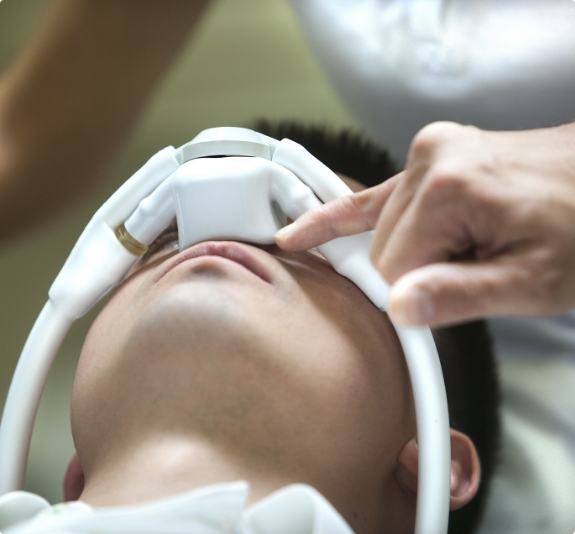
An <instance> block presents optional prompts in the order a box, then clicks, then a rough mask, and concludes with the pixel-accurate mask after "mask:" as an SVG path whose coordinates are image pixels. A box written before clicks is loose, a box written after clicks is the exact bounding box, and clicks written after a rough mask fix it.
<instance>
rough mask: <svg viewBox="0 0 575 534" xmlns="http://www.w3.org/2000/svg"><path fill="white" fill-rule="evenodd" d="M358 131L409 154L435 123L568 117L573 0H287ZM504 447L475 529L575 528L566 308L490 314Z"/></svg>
mask: <svg viewBox="0 0 575 534" xmlns="http://www.w3.org/2000/svg"><path fill="white" fill-rule="evenodd" d="M291 4H292V6H293V8H294V11H295V13H296V15H297V16H298V18H299V20H300V22H301V26H302V28H303V30H304V33H305V34H306V36H307V38H308V41H309V43H310V45H311V48H312V51H313V52H314V53H315V55H316V57H317V59H318V60H319V62H320V64H321V66H322V67H323V68H324V70H325V72H326V74H327V75H328V77H329V79H330V80H331V81H332V83H333V85H334V87H335V89H336V91H337V92H338V93H339V95H340V96H341V98H342V100H343V101H344V103H345V104H347V106H348V108H349V109H350V111H351V112H352V113H353V114H354V115H355V117H356V118H357V119H358V122H359V123H360V124H361V125H362V126H363V128H364V129H365V131H366V132H367V133H368V134H369V135H370V136H371V137H373V138H374V139H375V140H376V141H379V142H380V143H381V144H383V145H384V146H386V147H389V148H390V150H391V153H392V155H394V156H395V158H396V160H397V161H398V162H402V161H404V158H405V156H406V153H407V150H408V147H409V144H410V141H411V139H412V137H413V136H414V135H415V133H416V132H417V131H418V130H419V129H420V128H421V127H423V126H424V125H426V124H428V123H430V122H433V121H437V120H451V121H457V122H461V123H464V124H474V125H476V126H479V127H481V128H485V129H502V130H513V129H529V128H537V127H544V126H552V125H558V124H563V123H566V122H572V121H575V1H573V0H505V1H501V0H450V1H449V2H447V1H442V0H291ZM490 327H491V330H492V333H493V336H494V341H495V348H496V351H497V354H498V358H499V362H500V373H501V378H502V389H503V407H502V420H503V449H502V453H501V462H500V467H499V471H498V474H497V476H496V477H495V480H494V485H493V490H492V492H491V496H490V501H489V503H488V507H487V512H486V516H485V520H484V525H483V527H482V529H481V533H482V534H487V533H489V534H495V533H505V534H513V533H521V534H540V533H542V532H545V533H546V534H554V533H562V534H564V533H572V532H575V313H573V312H572V313H570V314H566V315H563V316H559V317H550V318H545V319H533V320H503V319H501V320H493V321H490Z"/></svg>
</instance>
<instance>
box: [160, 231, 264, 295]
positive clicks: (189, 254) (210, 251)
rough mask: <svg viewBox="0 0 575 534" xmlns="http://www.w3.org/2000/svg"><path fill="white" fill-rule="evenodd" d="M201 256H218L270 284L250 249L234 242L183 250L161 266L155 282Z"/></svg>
mask: <svg viewBox="0 0 575 534" xmlns="http://www.w3.org/2000/svg"><path fill="white" fill-rule="evenodd" d="M202 256H219V257H221V258H226V259H228V260H231V261H233V262H235V263H237V264H239V265H241V266H242V267H245V268H246V269H247V270H249V271H251V272H252V273H254V274H255V275H256V276H258V277H259V278H261V279H262V280H263V281H264V282H267V283H268V284H271V283H272V282H271V276H270V273H269V271H268V269H266V268H265V267H264V265H262V262H261V261H259V260H258V259H257V258H256V257H255V254H254V253H253V252H252V251H251V250H250V248H248V247H247V246H245V245H242V244H240V243H236V242H235V241H206V242H204V243H198V244H197V245H193V246H191V247H190V248H187V249H185V250H183V251H182V252H180V253H179V254H176V255H175V256H173V257H172V258H170V259H169V260H167V261H166V262H165V263H164V264H163V268H162V270H161V271H160V273H159V275H158V277H157V278H156V281H158V280H159V279H160V278H162V277H163V276H164V275H165V274H166V273H167V272H168V271H171V270H172V269H173V268H174V267H176V266H177V265H179V264H180V263H183V262H185V261H188V260H191V259H193V258H199V257H202Z"/></svg>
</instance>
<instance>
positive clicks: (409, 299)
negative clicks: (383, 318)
mask: <svg viewBox="0 0 575 534" xmlns="http://www.w3.org/2000/svg"><path fill="white" fill-rule="evenodd" d="M388 306H389V309H388V311H389V315H390V316H391V319H392V320H393V322H394V323H396V324H398V325H401V326H423V325H429V324H431V323H432V322H433V321H434V319H435V306H434V304H433V301H432V299H431V295H430V294H429V293H428V292H427V291H426V290H425V289H422V288H420V287H417V286H415V287H414V286H411V285H409V284H406V283H397V284H395V285H394V286H392V287H391V292H390V295H389V305H388Z"/></svg>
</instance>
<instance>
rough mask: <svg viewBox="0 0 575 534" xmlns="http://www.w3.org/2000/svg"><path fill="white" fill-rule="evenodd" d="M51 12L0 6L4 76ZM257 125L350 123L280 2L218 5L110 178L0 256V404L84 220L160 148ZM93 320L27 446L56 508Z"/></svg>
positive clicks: (16, 4) (33, 5) (57, 376)
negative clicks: (225, 128) (75, 381)
mask: <svg viewBox="0 0 575 534" xmlns="http://www.w3.org/2000/svg"><path fill="white" fill-rule="evenodd" d="M50 4H51V2H48V1H46V0H4V1H3V2H1V3H0V70H2V71H4V70H5V69H6V68H8V66H9V64H10V62H11V61H13V60H14V59H15V57H16V56H17V54H18V51H19V50H20V49H21V47H23V46H25V44H26V42H27V40H28V39H29V38H30V36H31V35H32V33H33V32H34V31H35V29H36V28H37V26H38V24H40V23H41V21H42V17H43V15H44V14H45V12H46V11H47V9H49V8H50ZM256 117H268V118H300V119H305V120H308V121H313V122H323V123H329V124H332V125H335V126H339V125H342V126H343V125H350V124H352V119H351V117H350V116H349V115H348V114H347V113H346V112H345V110H344V109H343V108H342V106H341V105H340V103H339V102H338V100H337V98H336V96H335V95H334V93H333V91H332V90H331V89H330V87H329V86H328V84H327V83H326V80H325V79H324V77H323V75H322V73H321V72H320V70H319V69H318V67H317V65H316V63H315V62H314V60H313V58H312V57H311V55H310V53H309V51H308V49H307V46H306V44H305V42H304V41H303V39H302V36H301V34H300V31H299V28H298V26H297V23H296V21H295V20H294V18H293V16H292V14H291V12H290V10H289V7H288V5H287V3H286V2H282V1H281V0H220V1H217V2H214V5H213V7H212V8H211V10H210V12H209V13H208V16H207V17H206V18H205V20H204V21H203V23H202V26H201V28H200V29H199V30H198V31H197V32H196V34H195V36H194V37H193V38H192V39H191V40H190V42H189V43H188V47H187V49H186V50H185V51H184V53H183V54H182V56H181V57H180V59H179V61H178V62H177V64H176V65H175V67H174V68H173V69H172V71H171V72H170V74H169V76H168V77H167V79H166V80H165V82H164V83H163V85H162V86H161V87H160V89H159V90H158V92H157V93H156V95H155V97H154V99H153V101H152V102H151V105H150V106H149V107H148V109H147V112H146V113H145V115H144V116H143V117H142V120H141V122H140V124H139V126H138V128H137V130H136V132H135V135H134V136H133V137H132V138H131V140H130V142H129V143H128V145H127V146H126V148H125V150H124V151H123V153H122V156H121V158H120V159H119V161H117V162H116V164H115V166H114V167H113V169H111V171H110V173H109V178H108V179H107V180H106V181H105V182H103V183H101V184H100V186H99V187H98V188H97V189H96V190H94V191H93V192H92V193H91V194H90V195H89V197H90V198H89V199H79V200H78V203H77V204H76V205H75V206H73V207H72V208H71V209H69V210H68V211H66V212H65V213H62V214H61V215H60V216H59V217H58V218H56V219H53V220H52V221H50V222H49V223H47V224H45V225H44V226H43V227H42V228H40V229H38V230H36V231H34V232H31V233H29V234H27V235H25V236H24V237H22V238H21V239H19V240H17V241H15V242H12V243H9V244H8V245H4V246H3V247H1V248H0V274H1V277H0V299H1V303H2V306H1V307H0V347H1V359H0V393H1V394H0V399H2V400H0V402H2V403H3V399H4V396H5V393H6V389H7V387H8V383H9V380H10V377H11V374H12V371H13V368H14V366H15V364H16V358H17V356H18V354H19V351H20V348H21V346H22V344H23V342H24V340H25V338H26V335H27V333H28V331H29V329H30V327H31V325H32V323H33V321H34V319H35V317H36V315H37V313H38V312H39V311H40V308H41V306H42V304H43V303H44V301H45V299H46V295H47V290H48V287H49V285H50V283H51V281H52V280H53V278H54V276H55V275H56V273H57V271H58V269H59V267H60V266H61V264H62V262H63V261H64V259H65V257H66V254H67V253H68V251H69V250H70V248H71V246H72V244H73V242H74V240H75V238H76V237H77V235H78V234H79V232H80V231H81V230H82V228H83V226H84V225H85V224H86V222H87V220H88V218H89V216H90V214H91V213H92V212H93V211H94V210H95V209H97V207H98V206H99V205H100V204H101V203H102V202H103V201H104V200H105V199H106V198H107V196H108V195H109V194H111V192H112V191H113V190H114V189H115V188H116V187H117V186H118V184H119V183H120V182H121V181H122V180H123V179H125V178H127V177H128V176H129V175H130V174H131V173H132V172H133V171H135V170H136V169H137V168H138V167H139V166H140V165H141V164H142V163H143V162H144V161H145V160H146V159H147V158H148V157H149V156H150V155H151V154H152V153H154V152H155V151H156V150H158V149H160V148H162V147H164V146H166V145H170V144H173V145H178V144H181V143H183V142H185V141H186V140H188V139H190V138H191V137H192V136H193V135H194V134H195V133H196V132H197V131H198V130H200V129H202V128H206V127H210V126H221V125H242V124H244V123H246V122H247V121H249V120H251V119H253V118H256ZM30 157H33V154H31V155H30ZM81 179H82V177H81V176H78V180H81ZM22 215H23V216H25V214H24V213H23V214H22ZM89 319H90V318H87V320H83V321H81V322H79V324H78V325H76V326H75V327H74V329H73V331H72V332H71V333H70V335H69V336H68V339H67V341H66V343H65V345H64V347H63V349H62V351H61V353H60V355H59V358H58V360H57V362H56V364H55V366H54V368H53V369H52V372H51V375H50V379H49V383H48V386H47V389H46V391H45V394H44V398H43V401H42V405H41V408H40V413H39V418H38V423H37V425H36V431H35V434H34V439H33V443H32V454H31V461H30V466H29V472H28V480H27V488H26V489H29V490H31V491H34V492H37V493H40V494H42V495H44V496H45V497H47V498H48V499H49V500H51V501H53V502H57V501H59V500H61V490H60V486H61V480H62V476H63V473H64V469H65V466H66V463H67V460H68V458H69V457H70V455H71V453H72V450H73V445H72V440H71V436H70V429H69V423H68V407H69V395H70V388H71V383H72V378H73V372H74V365H75V361H76V358H77V355H78V353H79V350H80V347H81V343H82V339H83V336H84V333H85V331H86V328H87V325H88V324H89Z"/></svg>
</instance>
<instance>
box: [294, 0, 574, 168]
mask: <svg viewBox="0 0 575 534" xmlns="http://www.w3.org/2000/svg"><path fill="white" fill-rule="evenodd" d="M291 4H292V5H293V8H294V10H295V12H296V14H297V15H298V17H299V19H300V22H301V26H302V27H303V30H304V32H305V34H306V36H307V38H308V41H309V43H310V45H311V48H312V50H313V51H314V53H315V55H316V56H317V58H318V59H319V62H320V64H321V66H322V67H323V68H324V70H325V72H326V73H327V75H328V77H329V78H330V79H331V81H332V82H333V86H334V87H335V89H336V91H337V92H338V93H339V95H340V96H341V97H342V99H343V101H344V102H345V103H346V104H347V106H348V108H349V109H350V110H351V112H352V113H353V114H354V115H355V116H356V118H357V119H358V121H359V122H360V123H361V124H362V125H363V127H364V128H365V129H366V131H367V132H368V133H369V134H370V135H371V136H372V137H374V138H375V139H376V140H377V141H380V142H381V143H384V144H385V146H388V147H389V148H390V149H391V153H392V154H393V155H395V156H396V157H397V158H398V159H399V161H403V158H404V156H405V154H406V151H407V148H408V146H409V143H410V141H411V139H412V137H413V135H414V134H415V133H416V132H417V131H418V130H419V129H420V128H421V127H422V126H424V125H425V124H428V123H430V122H433V121H436V120H453V121H457V122H462V123H469V124H475V125H476V126H479V127H483V128H487V129H527V128H535V127H543V126H551V125H557V124H560V123H564V122H570V121H575V2H573V0H505V1H501V0H450V1H445V0H443V1H442V0H291Z"/></svg>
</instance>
